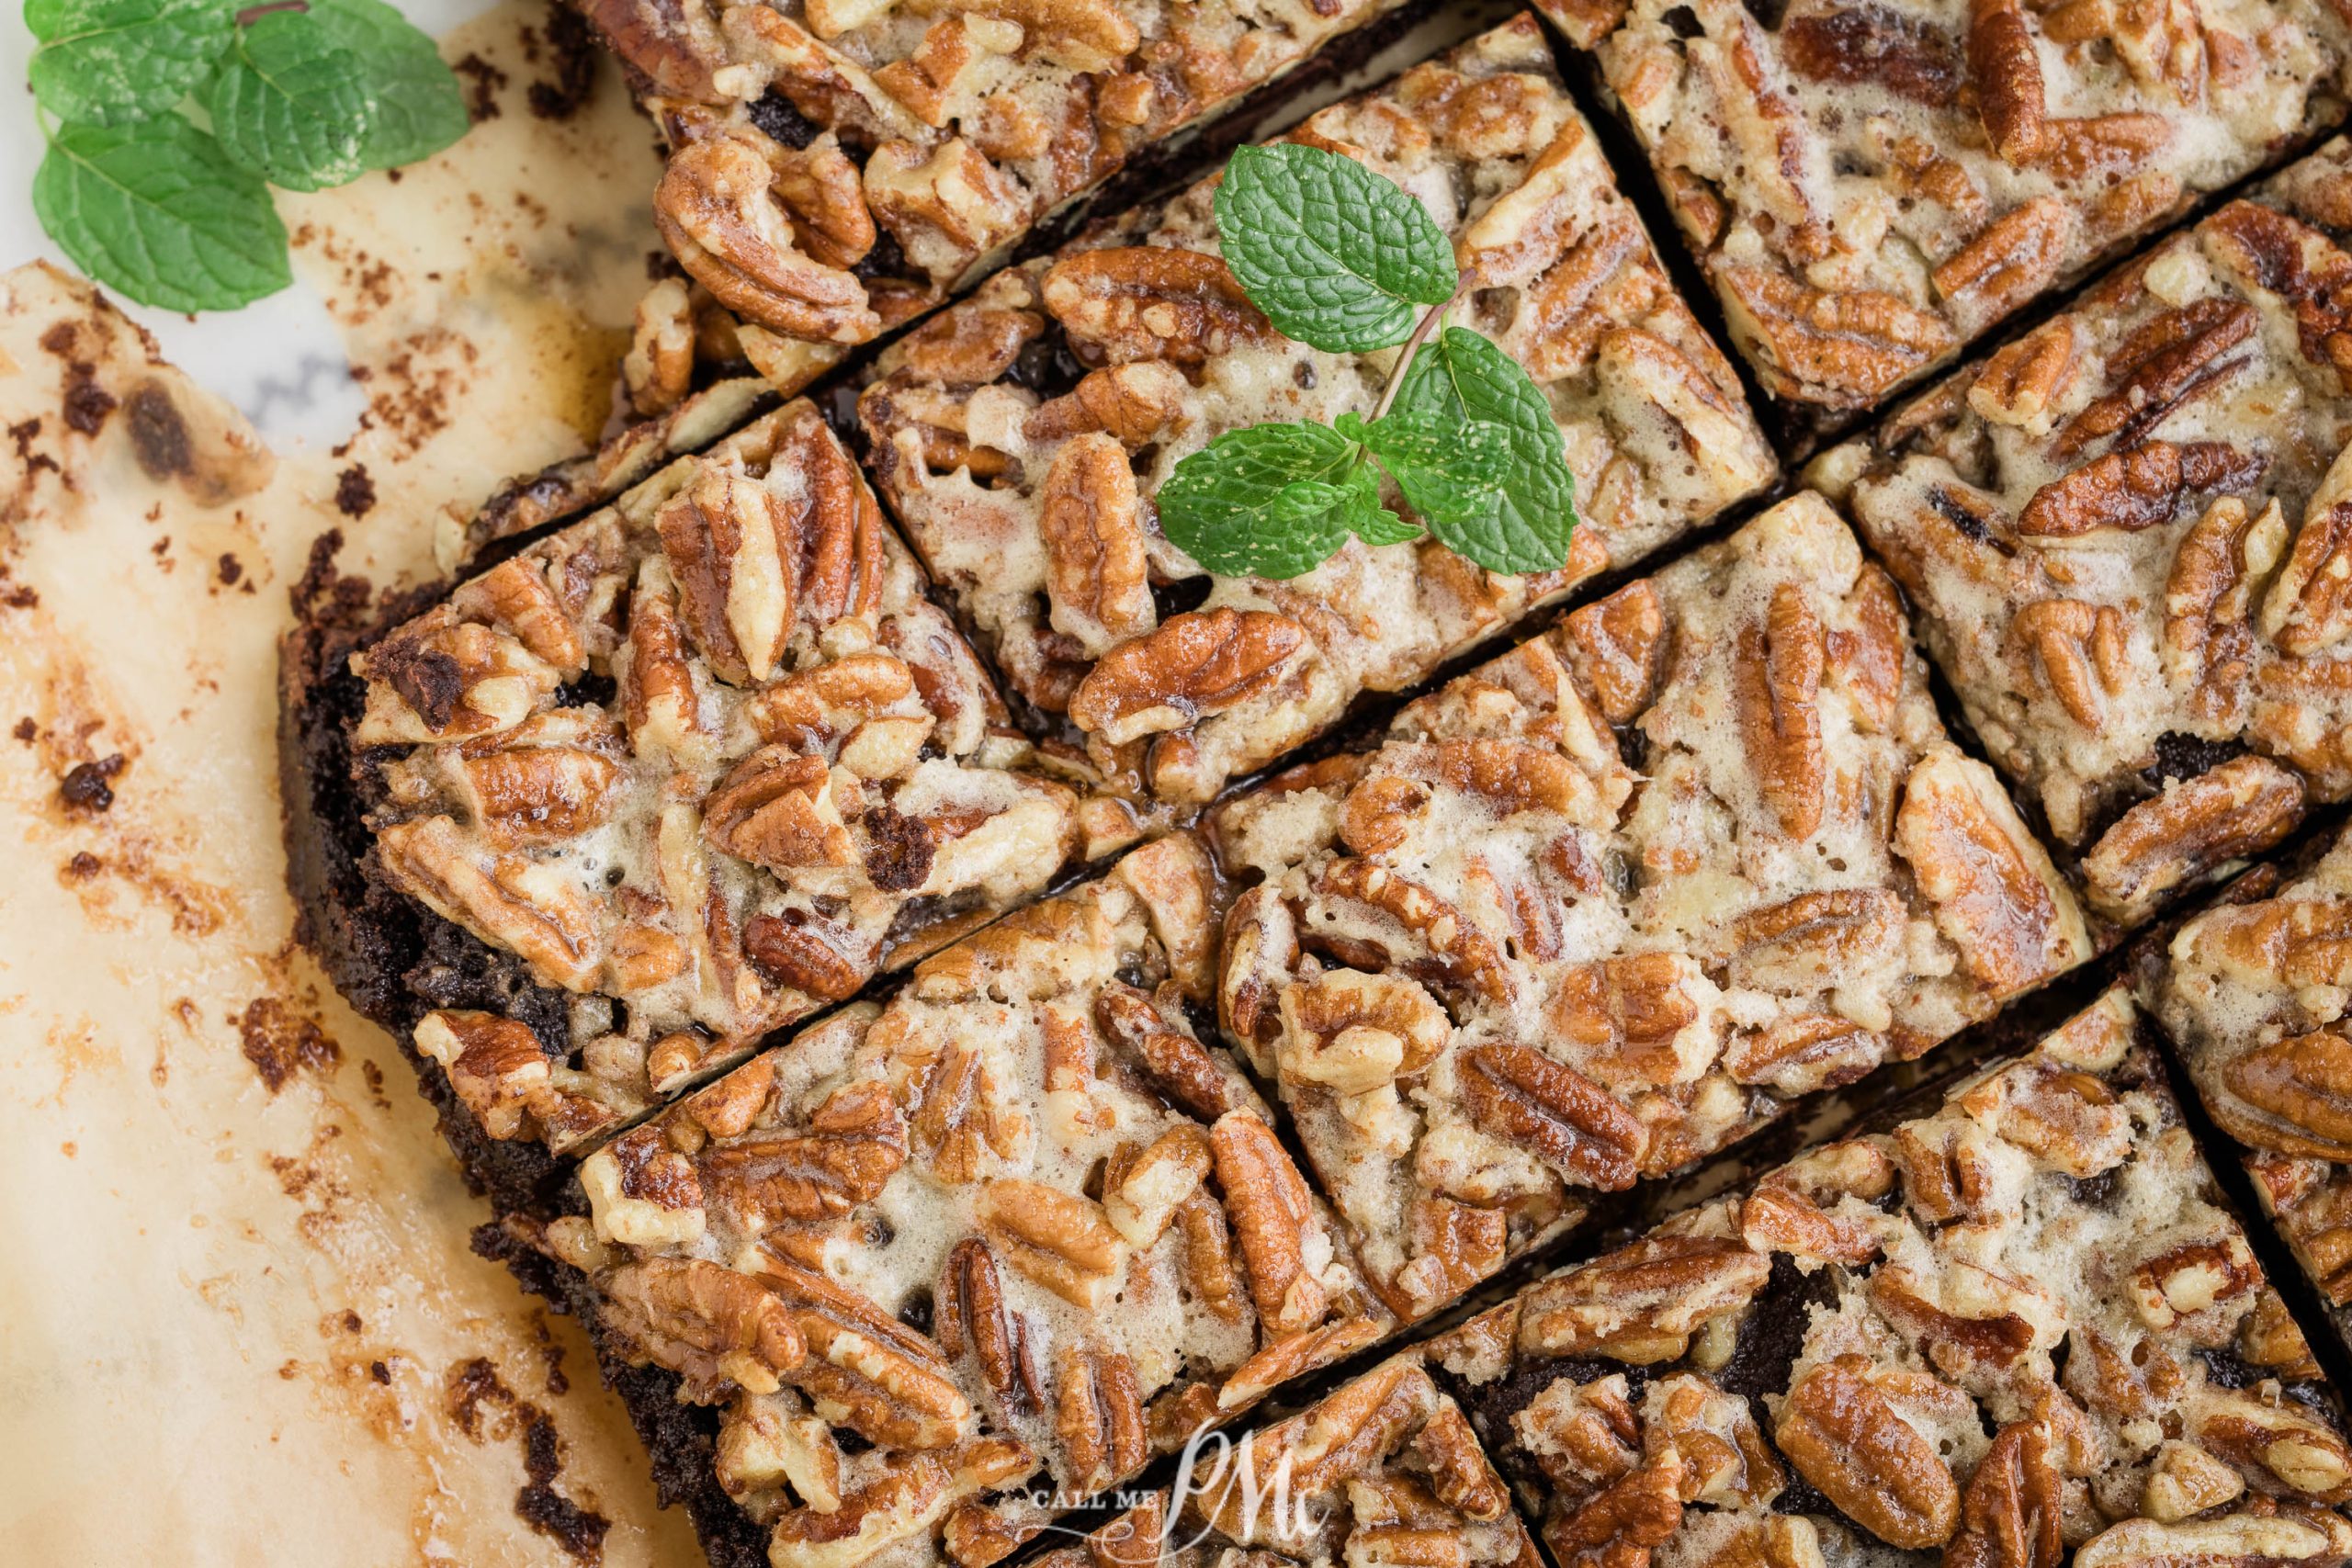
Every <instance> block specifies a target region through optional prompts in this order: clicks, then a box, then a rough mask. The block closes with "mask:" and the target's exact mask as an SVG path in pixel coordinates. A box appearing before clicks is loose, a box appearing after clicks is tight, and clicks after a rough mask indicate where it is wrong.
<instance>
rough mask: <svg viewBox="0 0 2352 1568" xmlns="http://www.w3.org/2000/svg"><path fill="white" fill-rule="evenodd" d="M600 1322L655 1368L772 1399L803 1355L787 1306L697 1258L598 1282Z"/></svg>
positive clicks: (621, 1272) (640, 1267) (655, 1261)
mask: <svg viewBox="0 0 2352 1568" xmlns="http://www.w3.org/2000/svg"><path fill="white" fill-rule="evenodd" d="M598 1285H599V1289H600V1290H601V1292H602V1294H603V1297H604V1300H605V1311H606V1317H605V1321H606V1322H607V1323H608V1324H611V1325H613V1326H614V1327H616V1328H617V1329H618V1330H619V1331H620V1332H621V1334H623V1335H624V1336H626V1337H627V1338H628V1340H629V1341H631V1342H633V1343H634V1344H635V1345H636V1346H637V1348H639V1350H640V1351H641V1352H643V1353H644V1355H645V1357H646V1358H647V1359H649V1360H650V1361H652V1362H653V1363H654V1364H655V1365H657V1366H661V1367H666V1368H668V1369H669V1370H670V1371H673V1372H682V1373H684V1374H685V1375H686V1376H687V1377H688V1378H689V1379H692V1380H694V1381H695V1382H699V1383H703V1384H709V1383H714V1382H718V1381H719V1380H720V1379H728V1380H731V1381H733V1382H737V1383H740V1384H741V1385H742V1386H743V1387H744V1388H747V1389H749V1390H751V1391H752V1393H775V1391H776V1390H777V1389H778V1388H780V1387H782V1386H783V1382H782V1379H783V1378H784V1376H785V1375H786V1374H788V1373H790V1372H792V1371H795V1370H796V1369H797V1368H798V1367H799V1366H800V1364H801V1362H802V1360H803V1359H805V1357H806V1354H807V1346H806V1345H805V1344H804V1342H803V1339H802V1336H801V1334H800V1332H799V1329H798V1327H797V1325H795V1324H794V1322H793V1320H792V1316H791V1314H790V1312H789V1310H788V1309H787V1308H786V1303H784V1302H783V1301H781V1300H780V1299H778V1298H777V1297H776V1296H775V1294H774V1293H773V1292H770V1291H768V1290H766V1289H764V1288H763V1287H762V1286H761V1285H760V1283H759V1282H758V1281H757V1280H753V1279H752V1277H751V1276H750V1275H748V1274H738V1273H737V1272H735V1270H733V1269H725V1268H721V1267H720V1266H719V1265H718V1264H716V1263H706V1262H704V1261H702V1260H701V1259H699V1258H645V1259H643V1260H641V1261H639V1262H635V1263H625V1264H623V1265H621V1266H620V1267H619V1268H618V1269H614V1270H613V1271H612V1272H611V1273H610V1274H607V1275H605V1277H604V1279H603V1280H599V1281H598Z"/></svg>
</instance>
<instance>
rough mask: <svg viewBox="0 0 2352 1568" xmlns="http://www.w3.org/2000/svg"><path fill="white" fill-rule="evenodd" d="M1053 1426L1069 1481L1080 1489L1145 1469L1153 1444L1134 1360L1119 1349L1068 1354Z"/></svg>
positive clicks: (1100, 1486)
mask: <svg viewBox="0 0 2352 1568" xmlns="http://www.w3.org/2000/svg"><path fill="white" fill-rule="evenodd" d="M1054 1430H1055V1432H1056V1433H1057V1435H1058V1436H1059V1437H1060V1438H1061V1440H1062V1447H1063V1449H1064V1450H1065V1452H1066V1453H1067V1455H1068V1459H1069V1480H1070V1483H1071V1484H1072V1485H1073V1486H1075V1487H1077V1489H1078V1490H1080V1492H1092V1491H1096V1490H1098V1489H1100V1488H1102V1487H1103V1486H1107V1485H1109V1484H1110V1483H1113V1482H1114V1481H1117V1480H1119V1479H1120V1478H1121V1477H1123V1476H1128V1475H1132V1474H1134V1473H1135V1472H1136V1471H1138V1470H1140V1469H1142V1468H1143V1462H1144V1461H1145V1460H1146V1459H1147V1458H1148V1457H1149V1455H1150V1448H1149V1444H1148V1438H1147V1435H1146V1432H1145V1427H1144V1415H1143V1394H1142V1392H1141V1390H1140V1389H1139V1388H1138V1387H1137V1385H1136V1368H1135V1363H1134V1362H1133V1361H1131V1360H1129V1359H1127V1358H1126V1357H1125V1356H1123V1355H1120V1354H1119V1353H1118V1352H1116V1351H1114V1350H1098V1351H1086V1350H1077V1349H1073V1350H1070V1351H1068V1352H1067V1353H1065V1354H1064V1356H1063V1357H1062V1366H1061V1385H1060V1388H1059V1390H1058V1391H1057V1393H1056V1395H1055V1403H1054Z"/></svg>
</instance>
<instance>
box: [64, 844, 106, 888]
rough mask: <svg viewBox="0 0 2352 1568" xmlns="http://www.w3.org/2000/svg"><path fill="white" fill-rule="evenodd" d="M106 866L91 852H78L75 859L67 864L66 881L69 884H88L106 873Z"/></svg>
mask: <svg viewBox="0 0 2352 1568" xmlns="http://www.w3.org/2000/svg"><path fill="white" fill-rule="evenodd" d="M106 864H107V863H106V862H104V861H102V860H100V859H99V858H98V857H97V856H96V855H94V854H92V853H91V852H89V851H87V850H76V851H74V858H73V859H72V860H69V861H67V862H66V863H65V879H66V880H67V881H68V882H87V881H89V880H90V878H92V877H94V876H96V875H97V874H98V873H100V872H101V871H104V870H105V869H106Z"/></svg>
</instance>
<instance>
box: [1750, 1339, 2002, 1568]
mask: <svg viewBox="0 0 2352 1568" xmlns="http://www.w3.org/2000/svg"><path fill="white" fill-rule="evenodd" d="M1772 1436H1773V1438H1774V1439H1775V1440H1776V1441H1777V1442H1778V1443H1779V1444H1780V1446H1781V1453H1782V1454H1783V1455H1785V1456H1786V1457H1787V1459H1788V1461H1789V1463H1790V1464H1792V1465H1793V1466H1794V1467H1795V1468H1796V1472H1797V1473H1798V1474H1800V1475H1802V1476H1804V1478H1805V1479H1806V1480H1807V1481H1809V1482H1811V1483H1813V1484H1814V1486H1815V1489H1816V1490H1818V1491H1819V1492H1820V1493H1821V1494H1822V1495H1824V1496H1826V1497H1827V1498H1828V1499H1829V1500H1830V1501H1831V1502H1833V1503H1835V1504H1837V1505H1838V1506H1839V1507H1840V1508H1843V1509H1844V1510H1845V1511H1846V1513H1847V1515H1848V1517H1851V1518H1852V1519H1853V1520H1854V1521H1855V1522H1856V1523H1858V1524H1860V1525H1861V1526H1862V1527H1863V1528H1864V1529H1868V1530H1869V1531H1870V1532H1871V1534H1873V1535H1875V1536H1877V1537H1878V1538H1879V1539H1880V1540H1883V1541H1885V1542H1887V1543H1888V1544H1889V1545H1891V1546H1900V1547H1904V1548H1906V1549H1908V1550H1911V1551H1924V1550H1926V1549H1927V1548H1928V1547H1931V1546H1941V1545H1942V1544H1943V1543H1944V1542H1945V1541H1947V1540H1951V1535H1952V1531H1953V1529H1955V1528H1956V1527H1957V1526H1958V1524H1959V1522H1960V1488H1959V1487H1958V1486H1957V1485H1955V1484H1954V1483H1953V1481H1952V1475H1951V1466H1950V1465H1948V1464H1946V1463H1945V1462H1944V1461H1943V1458H1942V1456H1941V1455H1939V1454H1938V1453H1937V1452H1936V1450H1935V1446H1934V1445H1933V1444H1931V1443H1929V1442H1928V1439H1927V1438H1923V1437H1921V1436H1920V1435H1919V1434H1918V1433H1917V1432H1915V1431H1913V1430H1912V1429H1911V1427H1910V1426H1909V1425H1908V1424H1907V1423H1905V1421H1904V1419H1903V1417H1902V1416H1898V1415H1896V1414H1895V1412H1894V1406H1893V1405H1891V1404H1888V1403H1887V1401H1886V1396H1885V1395H1883V1394H1882V1393H1879V1391H1878V1390H1877V1389H1875V1388H1873V1387H1872V1386H1871V1384H1870V1383H1869V1382H1865V1381H1864V1380H1863V1379H1862V1378H1861V1376H1860V1375H1859V1374H1858V1373H1856V1372H1854V1371H1849V1369H1847V1368H1846V1367H1843V1366H1837V1365H1831V1366H1825V1367H1816V1368H1815V1369H1814V1370H1813V1371H1810V1372H1808V1373H1806V1374H1805V1376H1804V1380H1803V1381H1802V1382H1799V1383H1798V1384H1797V1385H1796V1386H1795V1387H1794V1388H1792V1389H1791V1390H1789V1393H1788V1396H1787V1398H1785V1399H1784V1400H1782V1401H1781V1409H1780V1416H1779V1419H1778V1421H1777V1422H1776V1423H1775V1425H1774V1427H1773V1432H1772Z"/></svg>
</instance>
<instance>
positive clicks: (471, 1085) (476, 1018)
mask: <svg viewBox="0 0 2352 1568" xmlns="http://www.w3.org/2000/svg"><path fill="white" fill-rule="evenodd" d="M413 1038H414V1040H415V1042H416V1048H417V1049H418V1050H419V1051H422V1052H424V1054H425V1055H428V1056H430V1057H432V1058H433V1059H434V1060H435V1061H436V1062H438V1063H440V1064H441V1066H442V1070H443V1071H445V1072H446V1073H447V1074H448V1075H449V1087H450V1088H451V1089H455V1090H457V1093H458V1099H459V1100H463V1101H465V1104H466V1109H467V1110H469V1111H472V1112H473V1115H474V1120H475V1121H477V1122H481V1130H482V1131H483V1132H485V1133H488V1134H490V1135H491V1136H492V1137H493V1138H513V1137H515V1136H518V1135H519V1134H522V1132H523V1131H524V1128H525V1126H526V1123H528V1122H530V1121H532V1120H534V1119H537V1120H539V1121H541V1122H544V1121H546V1120H548V1119H549V1118H550V1117H552V1116H553V1115H554V1114H555V1113H556V1110H557V1100H558V1098H559V1096H558V1093H557V1091H556V1089H555V1088H554V1086H553V1084H552V1082H551V1081H550V1073H549V1070H548V1055H547V1052H546V1051H545V1050H544V1049H543V1048H541V1046H540V1044H539V1037H538V1036H537V1035H536V1034H534V1033H532V1032H531V1028H530V1025H528V1024H526V1023H524V1022H522V1021H520V1020H517V1019H512V1018H502V1017H500V1016H499V1015H498V1014H496V1013H494V1012H477V1011H472V1010H461V1009H460V1010H453V1009H439V1010H435V1011H433V1012H428V1013H426V1014H425V1015H424V1018H422V1019H420V1020H419V1021H417V1025H416V1030H415V1032H414V1035H413Z"/></svg>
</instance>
